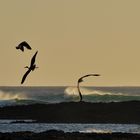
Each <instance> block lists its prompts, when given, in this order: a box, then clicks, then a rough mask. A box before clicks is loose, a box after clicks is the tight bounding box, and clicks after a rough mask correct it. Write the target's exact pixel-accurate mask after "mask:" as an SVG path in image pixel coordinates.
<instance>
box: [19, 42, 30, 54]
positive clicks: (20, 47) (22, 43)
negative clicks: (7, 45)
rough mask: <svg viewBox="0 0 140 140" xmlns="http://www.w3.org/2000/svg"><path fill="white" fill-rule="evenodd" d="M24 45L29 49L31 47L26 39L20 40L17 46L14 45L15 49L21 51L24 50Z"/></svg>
mask: <svg viewBox="0 0 140 140" xmlns="http://www.w3.org/2000/svg"><path fill="white" fill-rule="evenodd" d="M24 47H26V48H27V49H29V50H31V49H32V48H31V47H30V45H29V44H28V43H27V42H26V41H23V42H21V43H20V44H19V45H18V46H16V49H20V50H21V51H22V52H24Z"/></svg>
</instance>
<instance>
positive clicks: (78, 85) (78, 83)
mask: <svg viewBox="0 0 140 140" xmlns="http://www.w3.org/2000/svg"><path fill="white" fill-rule="evenodd" d="M88 76H100V74H87V75H85V76H82V77H81V78H79V79H78V81H77V88H78V92H79V96H80V102H81V101H82V99H83V97H82V94H81V91H80V83H81V82H83V79H84V78H85V77H88Z"/></svg>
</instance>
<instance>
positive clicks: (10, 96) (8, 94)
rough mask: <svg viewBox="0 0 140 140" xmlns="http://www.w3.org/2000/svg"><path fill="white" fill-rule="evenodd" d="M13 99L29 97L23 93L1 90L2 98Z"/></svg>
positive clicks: (0, 95) (0, 98) (0, 96)
mask: <svg viewBox="0 0 140 140" xmlns="http://www.w3.org/2000/svg"><path fill="white" fill-rule="evenodd" d="M13 99H27V96H26V95H25V94H22V93H11V92H4V91H0V100H13Z"/></svg>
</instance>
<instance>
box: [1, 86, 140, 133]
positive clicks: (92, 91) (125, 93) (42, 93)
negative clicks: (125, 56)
mask: <svg viewBox="0 0 140 140" xmlns="http://www.w3.org/2000/svg"><path fill="white" fill-rule="evenodd" d="M80 90H81V93H82V95H83V100H84V101H86V102H121V101H132V100H138V101H139V100H140V87H80ZM70 101H74V102H77V101H79V93H78V90H77V88H76V87H73V86H71V87H0V107H3V106H13V105H28V104H36V103H41V104H48V103H49V104H53V103H59V102H70ZM15 121H17V123H12V122H15ZM52 129H55V130H63V131H65V132H75V131H77V132H84V133H90V132H96V133H112V132H123V133H140V125H138V124H77V123H74V124H70V123H69V124H61V123H60V124H54V123H53V124H51V123H49V124H47V123H35V122H32V120H25V122H24V123H22V121H21V122H19V121H18V120H0V132H18V131H33V132H42V131H47V130H52Z"/></svg>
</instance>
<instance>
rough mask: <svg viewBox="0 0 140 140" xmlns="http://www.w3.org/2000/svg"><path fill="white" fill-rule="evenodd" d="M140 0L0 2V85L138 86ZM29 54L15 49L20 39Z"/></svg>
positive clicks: (15, 0)
mask: <svg viewBox="0 0 140 140" xmlns="http://www.w3.org/2000/svg"><path fill="white" fill-rule="evenodd" d="M139 7H140V1H139V0H36V1H35V0H24V1H20V0H11V1H9V0H0V86H21V85H20V82H21V79H22V76H23V75H24V73H25V72H26V69H24V66H27V65H30V60H31V58H32V56H33V55H34V53H35V52H36V51H37V50H38V54H37V58H36V65H37V66H38V67H39V68H38V69H36V70H35V71H33V72H32V73H30V75H28V77H27V79H26V81H25V83H24V84H23V86H67V85H69V86H72V85H76V84H77V80H78V78H80V77H81V76H83V75H86V74H89V73H99V74H101V76H100V77H89V78H87V79H85V82H84V83H83V85H88V86H140V62H139V60H140V8H139ZM24 40H25V41H27V42H28V43H29V44H30V45H31V47H32V50H31V51H30V50H26V51H25V52H24V53H22V52H21V51H20V50H16V49H15V46H17V45H18V44H19V43H20V42H22V41H24Z"/></svg>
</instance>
